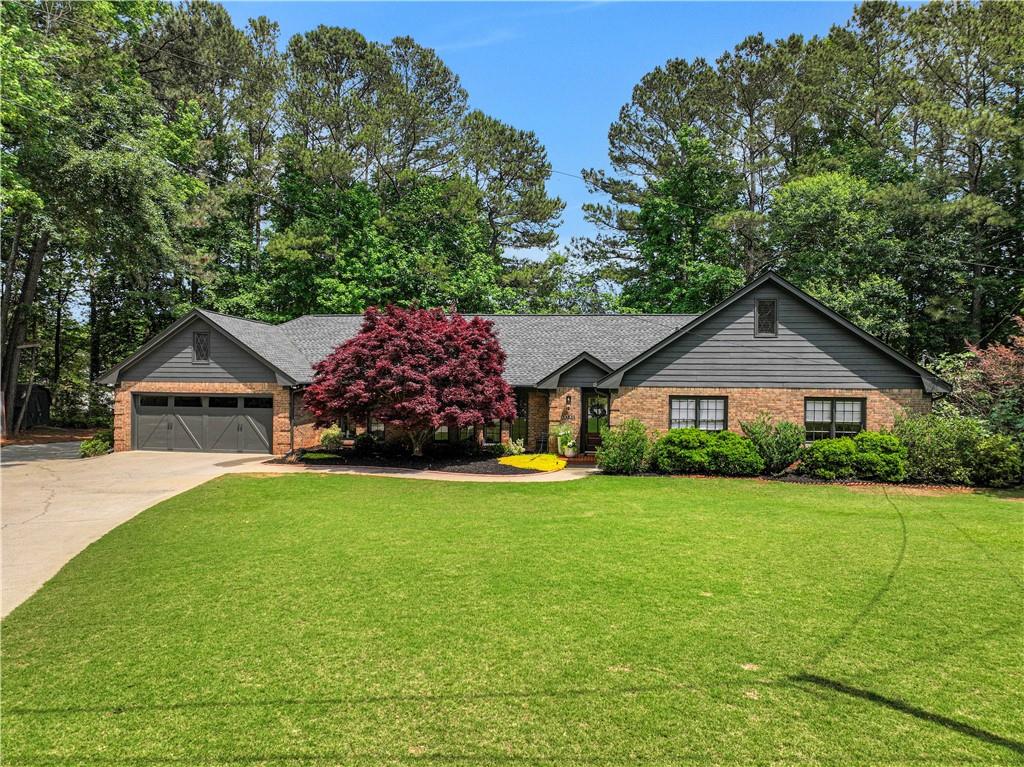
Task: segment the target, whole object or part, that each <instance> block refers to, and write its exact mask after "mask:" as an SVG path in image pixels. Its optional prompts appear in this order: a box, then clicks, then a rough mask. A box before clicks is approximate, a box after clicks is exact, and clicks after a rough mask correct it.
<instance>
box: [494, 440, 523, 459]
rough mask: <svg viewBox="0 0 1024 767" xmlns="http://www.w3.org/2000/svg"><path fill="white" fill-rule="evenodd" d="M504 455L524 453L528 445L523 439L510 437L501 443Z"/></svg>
mask: <svg viewBox="0 0 1024 767" xmlns="http://www.w3.org/2000/svg"><path fill="white" fill-rule="evenodd" d="M500 448H501V454H502V455H522V454H523V453H525V452H526V445H525V444H524V442H523V440H521V439H510V440H509V441H508V442H502V443H501V445H500Z"/></svg>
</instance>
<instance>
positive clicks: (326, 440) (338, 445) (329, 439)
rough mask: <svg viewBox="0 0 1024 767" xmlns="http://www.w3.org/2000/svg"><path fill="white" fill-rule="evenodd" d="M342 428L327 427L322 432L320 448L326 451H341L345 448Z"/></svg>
mask: <svg viewBox="0 0 1024 767" xmlns="http://www.w3.org/2000/svg"><path fill="white" fill-rule="evenodd" d="M342 435H343V432H342V431H341V427H340V426H339V425H337V424H333V425H331V426H327V427H325V428H324V429H322V430H321V432H320V447H322V448H324V449H326V450H341V449H342V448H343V447H344V446H345V441H346V440H345V438H344V436H342Z"/></svg>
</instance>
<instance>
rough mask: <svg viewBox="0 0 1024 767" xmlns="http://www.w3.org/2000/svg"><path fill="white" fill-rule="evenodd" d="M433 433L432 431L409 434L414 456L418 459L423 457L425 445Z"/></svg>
mask: <svg viewBox="0 0 1024 767" xmlns="http://www.w3.org/2000/svg"><path fill="white" fill-rule="evenodd" d="M433 433H434V432H433V430H432V429H424V430H421V431H410V432H409V442H411V443H412V454H413V455H414V456H415V457H416V458H422V457H423V445H424V444H426V441H427V438H428V437H429V436H430V435H431V434H433Z"/></svg>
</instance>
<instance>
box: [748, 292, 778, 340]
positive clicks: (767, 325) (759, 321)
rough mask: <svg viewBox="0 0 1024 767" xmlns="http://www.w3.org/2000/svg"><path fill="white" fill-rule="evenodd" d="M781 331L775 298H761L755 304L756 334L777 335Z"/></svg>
mask: <svg viewBox="0 0 1024 767" xmlns="http://www.w3.org/2000/svg"><path fill="white" fill-rule="evenodd" d="M778 332H779V318H778V314H777V312H776V303H775V299H774V298H759V299H757V302H756V303H755V305H754V335H755V336H759V337H761V336H775V335H778Z"/></svg>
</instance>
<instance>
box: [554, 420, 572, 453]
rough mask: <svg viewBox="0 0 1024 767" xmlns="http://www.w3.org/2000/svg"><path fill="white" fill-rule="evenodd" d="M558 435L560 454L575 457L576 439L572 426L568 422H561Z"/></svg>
mask: <svg viewBox="0 0 1024 767" xmlns="http://www.w3.org/2000/svg"><path fill="white" fill-rule="evenodd" d="M556 435H557V437H558V452H559V454H560V455H564V456H565V457H566V458H572V457H574V456H575V455H576V439H575V435H574V434H573V428H572V426H570V425H569V424H567V423H563V424H560V425H559V427H558V431H557V432H556Z"/></svg>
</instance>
